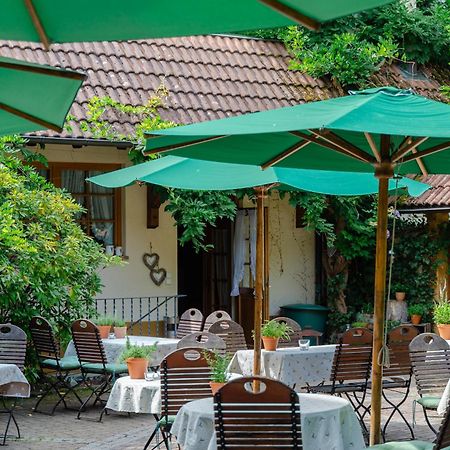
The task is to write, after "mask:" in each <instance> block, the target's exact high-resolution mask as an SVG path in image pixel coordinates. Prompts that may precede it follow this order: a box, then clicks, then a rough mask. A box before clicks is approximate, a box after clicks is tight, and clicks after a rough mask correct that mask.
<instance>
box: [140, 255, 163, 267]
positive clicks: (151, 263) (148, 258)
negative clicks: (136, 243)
mask: <svg viewBox="0 0 450 450" xmlns="http://www.w3.org/2000/svg"><path fill="white" fill-rule="evenodd" d="M142 260H143V261H144V264H145V265H146V267H147V268H148V269H150V271H151V270H153V269H154V268H155V267H158V264H159V255H158V253H144V255H143V256H142Z"/></svg>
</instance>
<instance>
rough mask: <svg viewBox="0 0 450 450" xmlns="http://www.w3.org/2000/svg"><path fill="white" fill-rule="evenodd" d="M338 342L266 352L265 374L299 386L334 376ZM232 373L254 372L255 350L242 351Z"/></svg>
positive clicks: (237, 356) (313, 383)
mask: <svg viewBox="0 0 450 450" xmlns="http://www.w3.org/2000/svg"><path fill="white" fill-rule="evenodd" d="M335 349H336V346H335V345H317V346H313V347H309V349H308V350H300V349H299V348H297V347H293V348H283V349H278V350H277V351H275V352H267V351H265V350H263V351H262V357H261V375H262V376H266V377H269V378H275V379H276V380H279V381H282V382H283V383H285V384H287V385H288V386H291V387H293V386H294V385H295V387H296V389H299V388H301V387H304V386H306V385H307V384H309V385H312V386H314V385H317V384H319V383H321V382H322V381H324V380H325V381H326V380H329V379H330V374H331V367H332V365H333V357H334V352H335ZM229 371H230V372H234V373H239V374H242V375H244V376H251V375H252V374H253V350H239V351H238V352H236V354H235V355H234V357H233V359H232V360H231V363H230V367H229Z"/></svg>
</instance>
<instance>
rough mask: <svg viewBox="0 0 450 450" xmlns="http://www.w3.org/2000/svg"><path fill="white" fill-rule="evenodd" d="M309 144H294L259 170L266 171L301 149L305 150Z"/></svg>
mask: <svg viewBox="0 0 450 450" xmlns="http://www.w3.org/2000/svg"><path fill="white" fill-rule="evenodd" d="M309 144H311V142H310V141H306V140H303V141H300V142H297V143H296V144H294V145H293V146H291V147H289V148H288V149H287V150H285V151H284V152H281V153H279V154H278V155H277V156H275V157H274V158H272V159H269V161H267V162H265V163H263V164H261V169H263V170H266V169H268V168H269V167H272V166H274V165H275V164H278V163H279V162H280V161H283V159H286V158H289V156H291V155H293V154H294V153H296V152H297V151H298V150H301V149H302V148H305V147H306V146H307V145H309Z"/></svg>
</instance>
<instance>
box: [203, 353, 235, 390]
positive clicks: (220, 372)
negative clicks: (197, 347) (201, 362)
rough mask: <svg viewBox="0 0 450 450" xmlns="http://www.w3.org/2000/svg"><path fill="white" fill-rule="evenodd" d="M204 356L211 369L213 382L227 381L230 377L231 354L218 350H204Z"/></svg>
mask: <svg viewBox="0 0 450 450" xmlns="http://www.w3.org/2000/svg"><path fill="white" fill-rule="evenodd" d="M203 357H204V358H205V359H206V362H207V363H208V366H209V367H210V369H211V376H210V378H211V381H212V382H213V383H226V382H227V378H228V365H229V364H230V360H231V357H230V355H227V354H220V353H219V352H218V351H213V352H210V351H204V352H203Z"/></svg>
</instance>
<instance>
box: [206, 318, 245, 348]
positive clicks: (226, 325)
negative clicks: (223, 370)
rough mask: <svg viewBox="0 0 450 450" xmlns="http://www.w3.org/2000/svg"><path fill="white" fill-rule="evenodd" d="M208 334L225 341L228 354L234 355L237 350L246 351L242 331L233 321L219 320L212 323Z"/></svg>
mask: <svg viewBox="0 0 450 450" xmlns="http://www.w3.org/2000/svg"><path fill="white" fill-rule="evenodd" d="M209 332H210V333H213V334H216V335H217V336H219V337H221V338H222V339H223V340H224V341H225V344H226V347H227V353H229V354H233V355H234V354H235V353H236V352H237V351H238V350H247V342H246V340H245V334H244V329H243V328H242V327H241V326H240V325H239V324H238V323H237V322H234V321H233V320H221V321H220V322H216V323H213V324H212V325H211V326H210V328H209Z"/></svg>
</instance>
